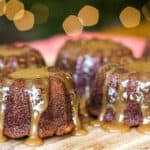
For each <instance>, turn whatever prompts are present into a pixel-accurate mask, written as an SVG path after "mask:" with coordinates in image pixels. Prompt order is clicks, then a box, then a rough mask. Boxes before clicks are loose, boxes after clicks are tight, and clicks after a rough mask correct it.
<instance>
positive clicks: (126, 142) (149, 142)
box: [0, 127, 150, 150]
mask: <svg viewBox="0 0 150 150" xmlns="http://www.w3.org/2000/svg"><path fill="white" fill-rule="evenodd" d="M0 150H150V135H142V134H139V133H138V132H136V130H134V129H133V130H132V131H131V132H128V133H122V134H121V133H107V132H105V131H103V130H101V129H100V128H98V127H97V128H90V129H89V134H88V135H86V136H78V137H77V136H69V135H66V136H62V137H52V138H49V139H47V140H45V143H44V145H43V146H41V147H28V146H26V145H24V144H23V140H9V141H8V142H6V143H4V144H0Z"/></svg>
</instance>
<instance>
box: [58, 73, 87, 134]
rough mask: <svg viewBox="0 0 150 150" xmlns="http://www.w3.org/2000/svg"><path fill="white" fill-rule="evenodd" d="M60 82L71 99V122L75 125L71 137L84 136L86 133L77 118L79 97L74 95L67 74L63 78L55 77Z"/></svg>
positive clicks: (70, 79)
mask: <svg viewBox="0 0 150 150" xmlns="http://www.w3.org/2000/svg"><path fill="white" fill-rule="evenodd" d="M57 77H58V78H59V79H60V80H62V81H63V83H64V84H65V86H66V88H67V91H68V92H69V93H70V98H71V107H72V120H73V123H74V125H75V129H74V131H73V132H72V135H77V136H79V135H86V134H87V133H88V132H87V130H86V129H84V128H83V127H82V125H81V123H80V119H79V116H78V112H79V100H80V97H79V96H78V95H77V94H76V93H75V90H74V89H73V85H72V84H73V83H72V77H71V76H70V75H69V74H66V75H65V76H64V77H63V78H62V77H61V76H57Z"/></svg>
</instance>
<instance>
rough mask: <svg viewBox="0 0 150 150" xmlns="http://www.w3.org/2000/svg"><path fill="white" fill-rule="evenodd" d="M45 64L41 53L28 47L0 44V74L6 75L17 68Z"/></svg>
mask: <svg viewBox="0 0 150 150" xmlns="http://www.w3.org/2000/svg"><path fill="white" fill-rule="evenodd" d="M31 66H36V67H41V66H45V62H44V59H43V57H42V56H41V54H40V53H39V52H38V51H36V50H33V49H31V48H29V47H26V46H25V47H14V46H11V45H10V46H8V45H1V46H0V75H4V76H5V75H7V74H8V73H11V72H13V71H15V70H16V69H18V68H27V67H31Z"/></svg>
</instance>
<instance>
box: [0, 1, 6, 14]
mask: <svg viewBox="0 0 150 150" xmlns="http://www.w3.org/2000/svg"><path fill="white" fill-rule="evenodd" d="M5 10H6V2H5V0H0V16H2V15H4V14H5Z"/></svg>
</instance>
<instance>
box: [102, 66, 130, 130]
mask: <svg viewBox="0 0 150 150" xmlns="http://www.w3.org/2000/svg"><path fill="white" fill-rule="evenodd" d="M114 71H115V68H113V69H112V70H111V71H108V73H107V74H106V77H105V82H104V87H103V93H105V94H106V93H107V94H106V95H104V97H103V99H102V111H101V113H100V116H99V119H100V121H101V127H102V128H103V129H104V130H106V131H109V132H128V131H130V127H128V126H127V125H125V124H124V109H125V107H126V103H125V101H124V99H123V96H122V95H123V92H124V88H123V87H122V86H121V81H122V77H121V79H120V80H118V81H117V82H118V83H117V84H118V91H115V92H117V93H116V94H117V95H116V96H115V98H114V97H113V101H112V104H111V103H110V102H109V103H110V104H109V105H112V106H113V107H114V109H115V111H116V115H115V120H114V121H112V122H109V123H106V122H104V114H105V113H106V108H107V105H108V104H107V97H106V96H107V95H108V94H109V93H108V91H107V89H108V88H107V85H108V83H109V82H110V78H109V76H110V74H112V73H113V72H114Z"/></svg>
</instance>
